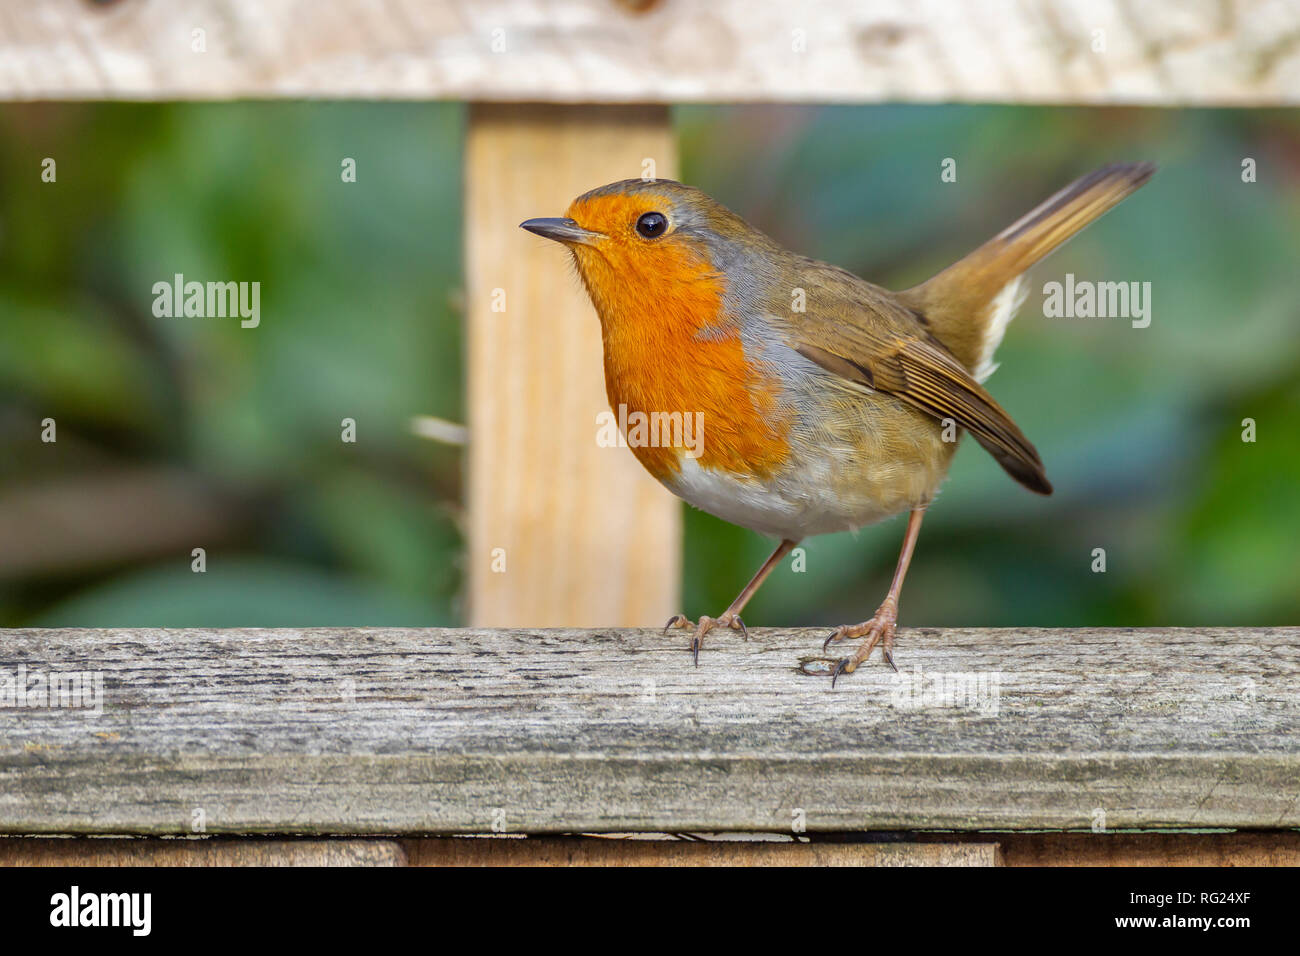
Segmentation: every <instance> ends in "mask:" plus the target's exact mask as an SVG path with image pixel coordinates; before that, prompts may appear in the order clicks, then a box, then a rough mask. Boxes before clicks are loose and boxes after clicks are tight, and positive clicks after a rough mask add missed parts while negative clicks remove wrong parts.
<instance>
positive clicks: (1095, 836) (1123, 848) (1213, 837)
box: [986, 830, 1300, 867]
mask: <svg viewBox="0 0 1300 956" xmlns="http://www.w3.org/2000/svg"><path fill="white" fill-rule="evenodd" d="M988 838H993V839H996V840H997V841H998V844H999V846H1000V847H1001V852H1002V858H1003V863H1004V865H1006V866H1216V867H1217V866H1300V833H1297V832H1295V831H1294V830H1285V831H1280V832H1271V833H1252V832H1246V833H999V834H991V835H989V836H988V837H986V839H988Z"/></svg>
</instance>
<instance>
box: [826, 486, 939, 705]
mask: <svg viewBox="0 0 1300 956" xmlns="http://www.w3.org/2000/svg"><path fill="white" fill-rule="evenodd" d="M923 517H925V508H913V509H912V513H911V514H910V515H908V517H907V531H906V532H905V533H904V535H903V550H902V551H901V552H899V555H898V566H897V567H896V568H894V581H893V583H892V584H890V586H889V593H888V594H886V595H885V600H884V602H883V603H882V604H881V605H880V607H878V608H876V614H875V617H873V618H872V619H871V620H869V621H864V622H862V623H861V624H845V625H843V626H841V627H837V628H836V629H835V630H834V631H832V632H831V636H830V637H828V638H826V643H825V644H823V645H822V650H826V648H828V647H830V645H831V644H832V643H834V642H836V641H842V640H844V639H845V638H850V637H866V640H865V641H863V642H862V644H861V645H859V646H858V649H857V650H856V651H854V652H853V656H852V657H845V658H842V659H841V660H840V662H839V663H838V664H836V665H835V671H834V672H833V673H832V675H831V686H832V687H834V686H835V681H836V680H838V679H839V676H840V675H841V674H852V673H853V672H854V671H855V670H857V669H858V665H859V664H861V663H862V662H863V661H865V660H866V659H867V658H868V657H870V656H871V652H872V650H873V649H874V648H875V646H876V645H877V644H880V645H881V653H882V654H883V655H884V658H885V661H886V662H887V663H888V664H889V666H890V667H893V668H894V670H898V668H897V667H895V665H894V654H893V650H894V628H895V627H897V625H898V593H899V592H900V591H901V590H902V589H903V578H905V577H906V576H907V566H908V565H909V564H911V563H912V551H913V550H914V549H915V548H916V539H917V536H918V535H919V534H920V533H921V519H922V518H923Z"/></svg>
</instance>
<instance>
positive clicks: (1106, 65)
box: [0, 0, 1300, 105]
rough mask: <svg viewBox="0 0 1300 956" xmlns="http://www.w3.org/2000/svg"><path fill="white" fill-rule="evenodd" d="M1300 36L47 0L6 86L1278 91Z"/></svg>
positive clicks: (1270, 16)
mask: <svg viewBox="0 0 1300 956" xmlns="http://www.w3.org/2000/svg"><path fill="white" fill-rule="evenodd" d="M196 31H202V32H201V33H196ZM1298 35H1300V8H1297V5H1296V4H1293V3H1278V2H1272V0H1217V2H1212V0H1197V2H1191V3H1188V2H1185V0H1144V2H1142V3H1095V2H1093V0H981V2H976V3H972V2H969V0H930V2H927V3H924V4H916V3H911V2H907V0H890V2H885V3H854V2H850V0H805V2H803V3H799V4H789V3H752V2H749V0H716V2H713V3H710V4H707V5H705V4H697V3H694V2H691V0H658V2H656V0H649V2H641V0H623V2H615V0H437V2H430V0H351V2H347V3H328V4H312V5H304V4H302V3H300V2H298V0H185V2H180V0H119V2H116V3H87V2H85V0H43V2H42V3H39V4H34V3H33V4H19V5H17V6H16V7H15V8H13V9H10V10H7V11H6V14H5V16H3V17H0V98H4V99H48V98H69V99H93V98H109V99H134V98H143V99H226V98H232V97H259V96H269V97H303V96H307V97H376V98H383V97H411V98H438V99H465V100H496V101H549V102H691V101H705V102H716V101H727V100H732V101H763V102H816V101H840V102H873V101H882V100H919V101H953V100H955V101H1008V102H1071V103H1106V102H1133V103H1155V104H1166V105H1168V104H1240V105H1259V104H1265V103H1272V104H1288V103H1295V102H1297V101H1298V100H1300V43H1297V42H1296V40H1297V36H1298ZM200 46H201V49H197V47H200Z"/></svg>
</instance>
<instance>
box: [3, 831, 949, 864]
mask: <svg viewBox="0 0 1300 956" xmlns="http://www.w3.org/2000/svg"><path fill="white" fill-rule="evenodd" d="M945 852H946V851H945ZM406 865H407V859H406V852H405V851H404V850H403V849H402V847H401V845H400V844H399V843H397V841H395V840H340V839H334V840H265V839H256V838H240V839H188V840H187V839H180V840H176V839H167V840H159V839H148V838H141V839H100V838H78V839H43V838H40V837H26V838H17V837H15V838H10V839H0V866H77V867H81V866H406Z"/></svg>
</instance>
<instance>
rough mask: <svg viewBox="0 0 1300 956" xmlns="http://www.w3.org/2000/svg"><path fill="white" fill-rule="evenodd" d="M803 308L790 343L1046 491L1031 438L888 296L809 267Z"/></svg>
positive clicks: (815, 266)
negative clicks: (965, 438)
mask: <svg viewBox="0 0 1300 956" xmlns="http://www.w3.org/2000/svg"><path fill="white" fill-rule="evenodd" d="M810 266H812V268H811V269H810V270H809V271H810V272H814V273H816V272H820V275H815V276H814V275H809V276H808V279H809V281H808V282H807V285H806V287H807V288H808V299H807V310H806V311H805V312H804V313H802V314H799V315H797V316H793V317H792V318H793V319H794V320H795V321H793V322H792V323H791V329H792V333H793V336H794V339H795V341H794V343H793V344H794V347H795V350H796V351H798V352H799V353H800V354H801V355H803V356H804V357H805V358H807V359H809V360H810V361H812V362H816V363H817V364H818V365H820V366H821V367H822V368H824V369H826V370H827V371H829V372H832V373H834V374H836V375H839V376H841V377H843V378H846V379H849V380H850V381H856V382H859V383H861V384H863V385H866V386H867V387H868V388H872V389H875V390H876V391H878V392H885V393H888V394H890V395H895V396H897V397H898V398H901V399H903V400H904V401H906V402H908V403H909V404H911V405H914V406H916V407H917V408H919V409H921V410H922V411H924V412H925V413H927V414H929V415H932V416H934V417H935V418H936V419H939V420H940V421H942V420H943V419H945V418H951V419H953V420H954V421H955V422H956V423H957V424H958V425H960V426H961V427H962V428H965V429H966V430H967V431H969V432H970V433H971V434H972V435H974V436H975V440H976V441H978V442H979V443H980V444H981V445H982V446H983V447H984V448H985V450H987V451H988V452H989V454H991V455H992V456H993V457H994V458H995V459H997V462H998V464H1000V465H1001V466H1002V467H1003V468H1004V469H1006V471H1007V473H1008V474H1009V475H1011V477H1012V478H1014V479H1016V481H1018V482H1020V483H1021V484H1022V485H1024V486H1025V487H1026V488H1028V489H1029V490H1030V491H1036V492H1038V493H1039V494H1043V495H1050V494H1051V493H1052V485H1051V483H1050V482H1048V480H1047V473H1046V471H1045V469H1044V468H1043V462H1042V459H1040V458H1039V457H1038V451H1037V450H1036V449H1035V448H1034V446H1033V445H1032V444H1030V442H1029V439H1027V438H1026V437H1025V436H1024V433H1023V432H1021V431H1020V429H1019V428H1018V427H1016V423H1015V422H1013V421H1012V420H1011V416H1010V415H1008V414H1007V413H1006V412H1005V411H1004V410H1003V408H1002V406H1001V405H999V404H998V403H997V402H996V401H994V399H993V396H992V395H990V394H989V393H988V392H987V391H985V390H984V388H983V386H981V385H980V384H979V383H978V382H976V381H975V379H974V378H972V377H971V374H970V372H968V371H967V370H966V369H965V368H964V367H963V366H962V365H961V363H960V362H958V361H957V360H956V359H955V358H953V356H952V354H951V353H950V352H949V351H948V350H947V349H945V348H944V347H943V346H942V345H941V344H940V343H939V342H938V341H936V340H935V339H934V338H932V337H931V336H930V335H929V334H928V333H927V332H926V329H925V326H924V324H923V322H922V321H921V320H920V319H919V318H917V317H916V315H915V314H914V313H912V312H911V311H910V310H908V309H906V308H904V307H903V306H902V305H901V304H900V303H899V302H898V301H897V300H896V299H894V297H893V295H892V294H891V293H889V292H887V291H886V290H884V289H880V288H878V287H876V286H872V285H870V284H869V283H867V282H864V281H862V280H861V279H858V278H857V277H856V276H852V275H850V274H848V273H845V272H842V271H841V270H838V269H830V268H829V267H826V266H822V265H821V264H820V263H816V264H811V263H810Z"/></svg>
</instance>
